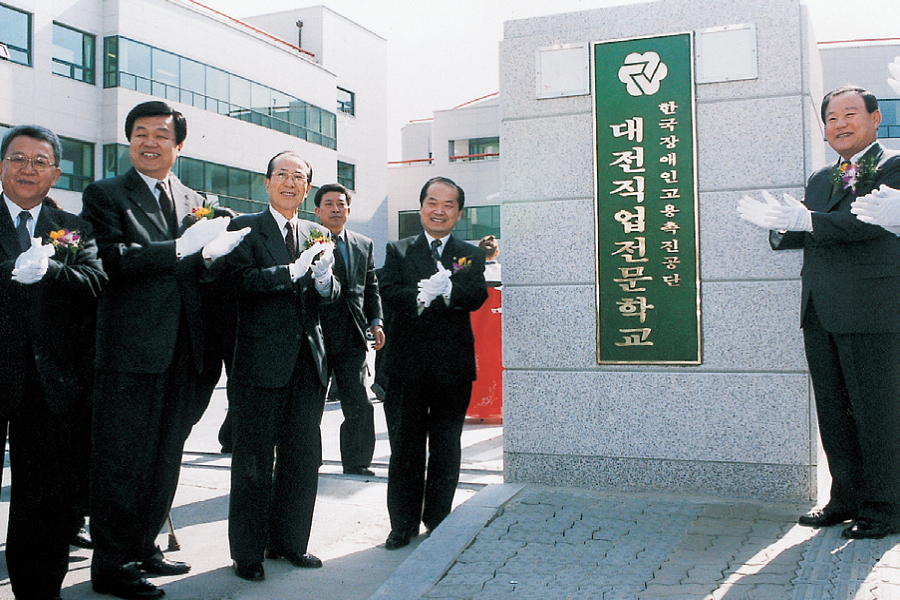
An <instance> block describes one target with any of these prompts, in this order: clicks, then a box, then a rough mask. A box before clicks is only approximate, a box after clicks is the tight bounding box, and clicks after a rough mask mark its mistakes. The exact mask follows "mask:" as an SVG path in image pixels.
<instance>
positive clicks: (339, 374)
mask: <svg viewBox="0 0 900 600" xmlns="http://www.w3.org/2000/svg"><path fill="white" fill-rule="evenodd" d="M351 200H352V197H351V195H350V191H349V190H348V189H347V188H345V187H344V186H342V185H341V184H339V183H329V184H326V185H323V186H322V187H320V188H319V190H318V191H317V192H316V197H315V205H316V216H317V217H319V221H320V222H321V223H322V225H323V226H324V227H325V228H326V229H328V231H329V232H330V233H331V237H332V239H333V240H334V243H335V251H334V253H335V263H334V274H335V276H336V277H337V278H338V279H340V281H341V299H340V300H339V301H338V302H334V303H332V304H329V305H327V306H325V307H323V311H322V329H323V332H324V334H325V352H326V355H327V356H328V367H329V368H330V369H331V372H332V373H333V377H332V385H335V384H337V389H338V390H339V394H338V395H339V398H340V401H341V410H342V411H343V413H344V422H343V423H341V463H342V464H343V467H344V473H346V474H348V475H369V476H371V475H374V473H373V472H372V471H371V470H370V469H369V465H370V464H371V463H372V456H373V455H374V454H375V409H374V408H373V407H372V403H371V402H369V394H368V393H367V392H366V385H365V368H366V351H367V348H368V340H367V339H366V331H367V330H368V331H370V332H371V333H372V336H373V338H374V339H375V346H374V347H375V350H378V349H380V348H381V347H382V346H384V328H383V327H382V314H381V296H380V295H379V294H378V279H377V278H376V277H375V252H374V247H373V244H372V240H370V239H369V238H367V237H366V236H364V235H360V234H358V233H354V232H353V231H350V230H348V229H346V228H345V227H344V226H345V225H346V223H347V218H348V217H349V216H350V201H351Z"/></svg>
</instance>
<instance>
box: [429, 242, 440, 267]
mask: <svg viewBox="0 0 900 600" xmlns="http://www.w3.org/2000/svg"><path fill="white" fill-rule="evenodd" d="M431 257H432V258H433V259H434V264H438V263H440V262H441V240H433V241H432V242H431Z"/></svg>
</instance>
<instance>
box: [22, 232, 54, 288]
mask: <svg viewBox="0 0 900 600" xmlns="http://www.w3.org/2000/svg"><path fill="white" fill-rule="evenodd" d="M55 251H56V249H55V248H54V247H53V245H52V244H47V245H43V244H41V239H40V238H31V246H29V248H28V250H26V251H25V252H23V253H22V254H20V255H19V256H18V258H16V264H15V267H14V268H13V271H12V279H13V281H18V282H19V283H21V284H23V285H30V284H32V283H37V282H38V281H40V280H41V279H42V278H43V277H44V275H46V274H47V269H48V268H49V267H50V257H51V256H53V253H54V252H55Z"/></svg>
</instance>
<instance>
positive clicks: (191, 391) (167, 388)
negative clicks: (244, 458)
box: [91, 334, 202, 581]
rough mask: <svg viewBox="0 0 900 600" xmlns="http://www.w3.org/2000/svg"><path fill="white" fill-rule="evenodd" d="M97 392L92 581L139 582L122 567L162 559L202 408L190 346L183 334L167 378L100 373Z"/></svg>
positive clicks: (94, 421)
mask: <svg viewBox="0 0 900 600" xmlns="http://www.w3.org/2000/svg"><path fill="white" fill-rule="evenodd" d="M94 387H95V390H94V412H93V427H92V434H93V445H92V448H91V537H92V538H93V540H94V555H93V559H92V561H91V577H92V578H93V579H94V581H97V580H98V579H99V580H103V581H110V580H112V579H116V578H131V577H133V576H134V572H133V570H132V571H131V572H129V573H125V572H123V571H122V570H121V567H123V566H125V565H127V564H129V563H133V562H137V561H143V560H145V559H147V558H150V557H152V556H154V555H155V554H156V553H157V552H158V548H157V546H156V537H157V536H158V535H159V532H160V531H161V530H162V528H163V526H164V524H165V521H166V516H167V515H168V514H169V511H170V510H171V508H172V500H173V499H174V497H175V490H176V488H177V487H178V476H179V474H180V471H181V459H182V453H183V451H184V442H185V441H186V440H187V437H188V435H189V434H190V432H191V428H192V427H193V425H194V423H195V422H196V421H197V419H198V418H199V416H200V414H198V413H199V412H201V411H200V410H199V409H198V406H202V401H201V399H200V393H199V389H198V388H199V377H198V375H197V373H196V370H195V369H194V367H193V364H192V362H191V352H190V344H189V343H188V342H187V336H186V335H180V334H179V337H178V343H177V344H176V349H175V354H174V358H173V361H172V364H171V365H170V366H169V368H168V369H167V370H166V371H165V372H164V373H161V374H138V373H117V372H112V371H106V370H103V369H98V371H97V375H96V380H95V386H94Z"/></svg>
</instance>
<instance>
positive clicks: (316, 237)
mask: <svg viewBox="0 0 900 600" xmlns="http://www.w3.org/2000/svg"><path fill="white" fill-rule="evenodd" d="M316 244H334V240H332V239H331V237H327V238H326V237H325V234H324V233H322V232H321V231H320V230H318V229H313V230H312V231H310V232H309V235H308V236H306V241H305V242H304V243H303V248H304V249H305V250H309V249H310V248H312V247H313V246H315V245H316ZM323 249H324V246H323Z"/></svg>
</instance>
